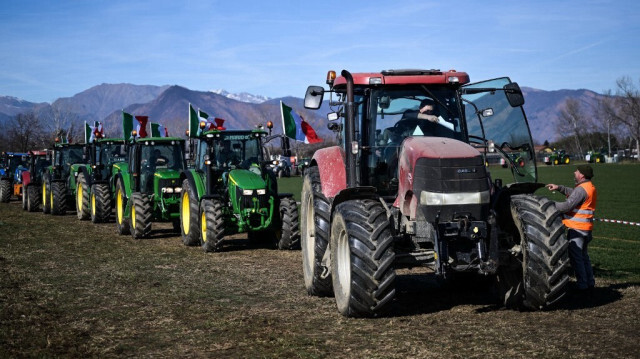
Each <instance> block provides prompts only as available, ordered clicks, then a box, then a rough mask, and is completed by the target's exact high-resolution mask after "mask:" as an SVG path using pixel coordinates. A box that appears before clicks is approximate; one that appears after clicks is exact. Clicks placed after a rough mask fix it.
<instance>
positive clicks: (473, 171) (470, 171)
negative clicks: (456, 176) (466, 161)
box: [457, 168, 478, 173]
mask: <svg viewBox="0 0 640 359" xmlns="http://www.w3.org/2000/svg"><path fill="white" fill-rule="evenodd" d="M477 171H478V170H476V169H475V168H458V171H457V172H458V173H476V172H477Z"/></svg>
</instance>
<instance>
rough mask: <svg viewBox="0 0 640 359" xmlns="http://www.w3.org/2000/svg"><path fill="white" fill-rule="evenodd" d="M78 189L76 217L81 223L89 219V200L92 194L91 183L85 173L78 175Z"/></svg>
mask: <svg viewBox="0 0 640 359" xmlns="http://www.w3.org/2000/svg"><path fill="white" fill-rule="evenodd" d="M76 183H77V187H76V215H77V216H78V219H79V220H81V221H84V220H87V219H89V216H90V213H89V200H90V197H91V193H90V191H89V183H88V181H87V178H86V177H85V176H84V173H79V174H78V179H77V182H76Z"/></svg>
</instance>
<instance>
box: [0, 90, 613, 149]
mask: <svg viewBox="0 0 640 359" xmlns="http://www.w3.org/2000/svg"><path fill="white" fill-rule="evenodd" d="M522 90H523V93H524V97H525V105H524V109H525V112H526V114H527V118H528V120H529V126H530V127H531V134H532V137H533V139H534V141H535V142H536V143H542V142H544V141H545V140H548V141H550V142H552V141H554V140H555V139H557V138H558V137H559V136H558V134H557V131H556V121H557V119H558V117H559V115H560V112H561V110H562V109H563V106H564V103H565V101H566V100H567V99H568V98H575V99H578V100H580V101H581V102H582V103H586V104H588V105H592V106H595V104H596V102H597V99H598V97H599V96H601V95H599V94H597V93H595V92H593V91H590V90H558V91H544V90H538V89H533V88H528V87H523V88H522ZM280 101H283V102H284V103H285V104H287V105H288V106H290V107H292V108H294V109H295V110H296V112H298V113H299V114H300V115H301V116H303V117H304V118H305V120H306V121H307V122H308V123H309V124H310V125H311V127H313V128H314V129H315V130H316V132H317V133H318V135H319V136H320V137H324V138H328V137H331V136H332V135H333V134H332V133H331V132H330V131H329V130H328V129H327V127H326V124H327V121H326V114H327V112H329V110H328V108H327V106H326V105H324V106H323V107H322V108H321V110H320V111H310V110H306V109H305V108H304V107H303V99H302V98H299V97H284V98H275V99H271V98H268V97H265V96H259V95H253V94H248V93H240V94H233V93H229V92H227V91H224V90H213V91H194V90H190V89H187V88H185V87H181V86H178V85H173V86H169V85H165V86H153V85H132V84H101V85H97V86H94V87H92V88H90V89H87V90H85V91H82V92H80V93H78V94H76V95H74V96H72V97H64V98H59V99H57V100H55V101H54V102H53V103H51V104H49V103H46V102H45V103H34V102H29V101H26V100H22V99H18V98H15V97H11V96H0V124H2V123H4V122H5V121H7V120H8V119H11V118H12V117H14V116H16V115H17V114H20V113H26V112H31V111H32V112H34V113H35V114H36V115H37V116H38V117H40V118H41V119H45V120H47V119H50V118H54V117H56V116H58V117H66V118H67V120H68V121H70V122H71V123H72V124H73V126H74V127H75V128H82V126H83V124H82V123H83V122H84V121H86V122H88V123H93V121H102V122H103V125H104V128H105V129H106V132H107V135H109V136H118V137H119V136H121V132H120V131H121V118H122V117H121V113H122V111H125V112H127V113H130V114H133V115H146V116H149V120H150V121H151V122H158V123H161V124H163V125H164V126H165V127H167V129H168V130H169V133H170V134H171V135H176V136H183V135H184V132H185V130H186V129H187V122H188V105H189V104H191V105H192V106H193V107H194V108H195V109H196V110H198V109H201V110H202V111H204V112H206V113H208V114H209V115H210V116H213V117H219V118H223V119H225V126H226V127H227V128H229V129H234V128H236V129H238V128H253V127H255V126H257V125H259V124H262V125H266V123H267V121H269V120H270V121H272V122H273V123H274V129H273V132H274V133H282V121H281V114H280Z"/></svg>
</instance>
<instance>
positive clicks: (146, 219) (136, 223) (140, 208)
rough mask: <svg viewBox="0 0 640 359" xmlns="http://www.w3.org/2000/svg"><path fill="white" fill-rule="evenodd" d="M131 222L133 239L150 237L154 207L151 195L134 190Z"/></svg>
mask: <svg viewBox="0 0 640 359" xmlns="http://www.w3.org/2000/svg"><path fill="white" fill-rule="evenodd" d="M130 200H131V220H130V221H131V222H130V223H131V224H130V229H129V230H130V231H131V236H133V239H140V238H146V237H149V235H150V234H151V220H152V218H151V217H152V213H151V212H152V208H151V198H150V197H149V195H147V194H144V193H140V192H133V193H132V194H131V199H130Z"/></svg>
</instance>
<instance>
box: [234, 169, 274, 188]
mask: <svg viewBox="0 0 640 359" xmlns="http://www.w3.org/2000/svg"><path fill="white" fill-rule="evenodd" d="M229 181H231V182H233V183H234V184H235V185H236V186H238V187H240V188H242V189H263V188H265V187H266V186H267V184H266V183H265V181H264V180H263V179H262V177H261V176H260V175H259V174H257V173H254V172H251V171H248V170H244V169H235V170H231V172H229Z"/></svg>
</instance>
